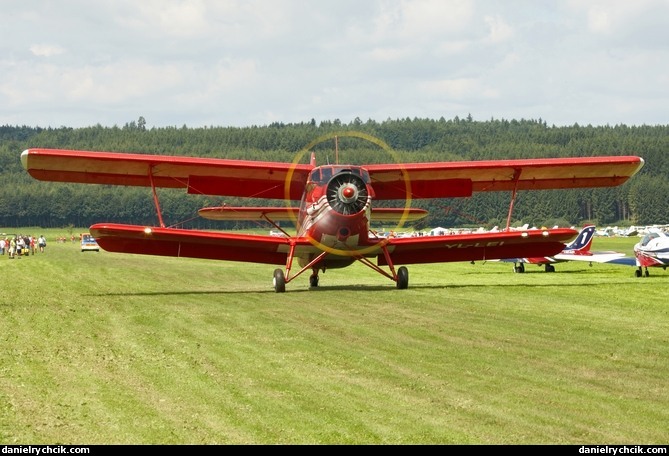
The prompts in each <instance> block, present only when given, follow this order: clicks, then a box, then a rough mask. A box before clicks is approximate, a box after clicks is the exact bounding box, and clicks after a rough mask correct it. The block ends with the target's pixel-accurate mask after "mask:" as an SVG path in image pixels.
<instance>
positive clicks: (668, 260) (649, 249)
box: [634, 228, 669, 277]
mask: <svg viewBox="0 0 669 456" xmlns="http://www.w3.org/2000/svg"><path fill="white" fill-rule="evenodd" d="M634 255H635V256H636V265H637V266H638V269H637V270H636V271H635V274H636V276H637V277H641V276H643V275H645V276H646V277H648V276H649V275H650V274H649V272H648V268H651V267H661V268H662V269H667V266H669V234H667V232H666V231H663V230H660V229H657V228H651V229H650V230H648V233H646V235H645V236H644V237H643V239H641V241H639V242H638V243H637V244H635V245H634Z"/></svg>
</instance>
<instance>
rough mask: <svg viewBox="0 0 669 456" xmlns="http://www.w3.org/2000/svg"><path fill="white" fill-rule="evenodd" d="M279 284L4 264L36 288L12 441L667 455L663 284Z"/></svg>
mask: <svg viewBox="0 0 669 456" xmlns="http://www.w3.org/2000/svg"><path fill="white" fill-rule="evenodd" d="M627 241H629V242H633V241H634V239H628V240H627ZM598 244H599V245H598V248H599V249H616V247H608V246H605V245H604V242H603V240H601V241H600V239H599V238H598ZM272 270H273V267H272V266H265V265H250V264H243V263H229V262H215V261H204V260H192V259H178V258H161V257H147V256H138V255H122V254H111V253H107V252H100V253H94V252H84V253H82V252H80V251H79V250H78V244H76V243H75V244H71V243H66V244H55V243H53V242H50V243H49V245H48V246H47V252H46V253H45V254H44V255H41V256H40V254H38V255H36V256H35V257H31V258H23V259H21V260H7V258H6V257H5V258H0V271H2V272H3V273H4V275H5V277H28V278H29V280H28V283H29V286H28V287H21V288H22V289H21V290H19V291H18V292H16V293H14V292H12V293H7V294H5V295H4V296H5V298H3V300H2V301H0V316H1V318H0V342H1V343H2V345H3V350H2V351H1V352H0V403H2V404H5V405H3V406H0V441H2V442H3V443H663V442H666V435H667V434H666V422H667V421H668V420H667V418H669V416H668V412H667V410H669V407H668V406H669V393H668V392H667V391H666V388H665V385H666V378H667V371H668V370H669V369H668V366H667V363H666V359H668V355H669V340H668V336H667V334H669V333H668V331H667V330H668V329H669V315H668V312H667V306H666V304H664V300H663V296H666V293H667V291H668V284H669V277H667V274H669V273H666V272H665V271H662V270H661V269H658V270H657V271H652V272H651V277H648V278H636V277H634V268H631V267H616V266H607V265H593V266H592V267H589V266H588V265H587V264H584V263H561V264H559V265H558V266H557V271H558V272H556V273H553V274H547V273H544V272H543V271H542V269H540V268H536V269H534V267H528V268H527V272H526V273H525V274H514V273H513V272H512V267H511V265H510V264H508V263H495V262H487V263H485V264H484V263H477V264H474V265H471V264H469V263H452V264H442V265H420V266H410V267H409V270H410V285H409V289H408V290H396V289H395V288H394V284H393V283H391V282H390V281H389V280H387V279H386V278H383V277H381V276H379V275H378V274H376V273H374V272H373V271H371V270H369V269H368V268H365V267H364V266H358V265H356V266H353V267H351V268H349V269H343V270H331V271H327V272H326V273H325V274H323V275H322V276H321V285H322V286H321V287H320V288H319V289H317V290H308V287H307V282H308V280H307V277H306V276H304V277H299V278H297V279H296V280H295V281H294V282H291V283H289V284H288V285H287V292H286V293H283V294H277V293H274V291H273V289H272V287H271V274H272ZM23 288H27V289H23Z"/></svg>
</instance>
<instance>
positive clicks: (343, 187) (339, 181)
mask: <svg viewBox="0 0 669 456" xmlns="http://www.w3.org/2000/svg"><path fill="white" fill-rule="evenodd" d="M347 136H348V135H347ZM359 137H362V136H359ZM377 144H378V142H377ZM384 148H385V147H384ZM300 160H301V157H297V159H296V160H295V161H294V162H293V163H283V162H265V161H248V160H229V159H215V158H194V157H176V156H166V155H145V154H127V153H118V152H92V151H76V150H62V149H27V150H25V151H23V153H22V154H21V163H22V165H23V167H24V169H26V170H27V171H28V173H29V174H30V175H31V176H32V177H34V178H36V179H40V180H46V181H57V182H75V183H88V184H114V185H132V186H144V187H151V189H152V192H153V199H154V203H155V206H156V212H157V218H158V226H139V225H125V224H114V223H100V224H95V225H93V226H91V227H90V229H89V231H90V233H91V234H92V235H93V236H94V237H95V239H96V240H97V242H98V245H99V246H100V247H101V248H102V249H104V250H107V251H110V252H124V253H134V254H147V255H163V256H175V257H191V258H207V259H217V260H228V261H241V262H253V263H265V264H273V265H282V266H283V268H277V269H275V270H274V274H273V286H274V290H275V291H276V292H284V291H285V287H286V284H287V283H289V282H291V281H292V280H294V279H295V278H296V277H298V276H299V275H301V274H302V273H304V272H305V271H311V276H310V278H309V285H310V287H311V288H314V287H317V286H318V284H319V272H325V271H326V270H327V269H335V268H344V267H346V266H349V265H351V264H352V263H354V262H355V261H359V262H361V263H363V264H364V265H366V266H368V267H369V268H371V269H373V270H374V271H376V272H378V273H379V274H381V275H383V276H385V277H387V278H389V279H390V280H392V281H394V282H395V283H396V287H397V288H399V289H404V288H407V287H408V284H409V272H408V270H407V268H406V267H405V266H404V265H406V264H416V263H439V262H454V261H474V260H487V259H499V258H509V257H538V256H550V255H555V254H557V253H559V252H560V251H561V250H562V249H563V248H564V242H565V241H568V240H569V239H572V238H573V237H574V236H575V235H576V234H577V232H576V231H575V230H573V229H570V228H560V229H546V230H511V229H509V221H510V219H511V212H512V209H513V203H514V201H515V198H516V194H517V192H518V191H520V190H544V189H565V188H586V187H613V186H618V185H621V184H623V183H624V182H626V181H627V180H628V179H629V178H630V177H631V176H633V175H634V174H636V173H637V171H639V169H641V167H642V166H643V163H644V161H643V159H642V158H641V157H636V156H611V157H602V156H600V157H581V158H573V157H572V158H552V159H521V160H488V161H454V162H434V163H391V164H373V165H348V164H347V165H342V164H339V163H338V160H337V163H336V164H334V165H333V164H327V165H321V166H317V165H316V159H315V155H314V154H313V153H311V157H310V162H309V163H308V164H300V163H299V161H300ZM158 187H170V188H184V189H186V190H187V191H188V193H194V194H203V195H220V196H237V197H253V198H267V199H274V200H279V201H281V200H283V202H284V205H283V206H276V207H274V206H272V207H228V206H222V207H208V208H203V209H201V210H200V211H199V214H200V215H201V216H202V217H205V218H208V219H213V220H255V221H264V222H267V223H269V224H271V225H272V227H273V228H274V229H277V230H280V231H281V232H282V233H284V234H285V236H276V235H269V234H268V235H252V234H241V233H223V232H217V231H216V232H215V231H201V230H193V229H182V228H173V227H168V226H165V224H164V222H163V218H162V213H161V210H160V205H159V201H158V196H157V193H156V188H158ZM487 191H509V192H511V202H510V205H509V213H508V219H507V229H506V230H500V231H498V232H487V233H478V232H477V233H468V234H448V235H441V236H418V237H381V236H377V235H376V234H375V232H374V231H373V229H372V227H371V225H370V224H371V223H372V222H387V223H388V222H392V223H397V224H398V226H402V225H403V224H404V223H406V222H411V221H414V220H418V219H420V218H422V217H425V216H426V215H427V212H426V211H424V210H422V209H417V208H411V207H410V203H411V201H412V200H413V199H418V198H454V197H469V196H471V195H472V193H473V192H487ZM377 200H401V201H403V202H404V205H403V207H392V208H383V207H380V208H375V207H372V204H373V202H374V201H377ZM295 201H300V203H299V206H294V205H293V204H292V202H295ZM286 221H287V222H292V223H293V224H294V225H295V228H296V234H289V233H288V232H286V231H285V230H284V228H283V226H280V225H279V222H286ZM294 263H297V264H298V266H299V267H298V268H297V272H293V267H294ZM399 265H402V266H399ZM383 266H387V267H388V270H386V269H383V268H382V267H383ZM398 266H399V268H398ZM223 280H224V278H223Z"/></svg>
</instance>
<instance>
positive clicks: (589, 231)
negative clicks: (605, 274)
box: [501, 225, 636, 272]
mask: <svg viewBox="0 0 669 456" xmlns="http://www.w3.org/2000/svg"><path fill="white" fill-rule="evenodd" d="M594 235H595V225H586V226H585V227H583V229H581V231H580V232H579V233H578V236H577V237H576V239H574V240H573V241H572V242H570V243H569V244H567V245H565V248H564V249H563V250H562V251H561V252H560V253H557V254H556V255H555V256H552V257H551V256H546V257H534V258H506V259H504V260H501V261H505V262H512V263H513V272H525V263H529V264H536V265H538V266H542V265H543V266H544V270H545V271H546V272H555V266H554V263H562V262H565V261H587V262H589V263H590V266H592V263H610V264H621V265H625V266H635V265H636V261H635V260H634V258H630V257H626V256H625V254H624V253H620V252H613V251H606V252H604V251H599V252H596V251H592V250H590V247H591V246H592V238H593V236H594Z"/></svg>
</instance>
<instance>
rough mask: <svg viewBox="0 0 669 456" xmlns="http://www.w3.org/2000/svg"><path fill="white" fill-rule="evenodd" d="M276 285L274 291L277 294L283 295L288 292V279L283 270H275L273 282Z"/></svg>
mask: <svg viewBox="0 0 669 456" xmlns="http://www.w3.org/2000/svg"><path fill="white" fill-rule="evenodd" d="M272 282H273V284H274V291H276V292H277V293H283V292H284V291H286V277H285V276H284V275H283V271H282V270H281V269H275V270H274V279H273V280H272Z"/></svg>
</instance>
